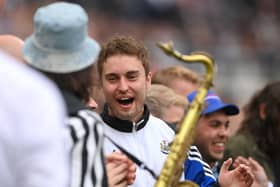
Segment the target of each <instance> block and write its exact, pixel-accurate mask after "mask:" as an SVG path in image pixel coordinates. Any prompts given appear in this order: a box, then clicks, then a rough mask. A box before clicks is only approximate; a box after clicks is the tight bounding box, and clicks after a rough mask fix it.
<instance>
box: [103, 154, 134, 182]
mask: <svg viewBox="0 0 280 187" xmlns="http://www.w3.org/2000/svg"><path fill="white" fill-rule="evenodd" d="M106 170H107V176H108V183H109V187H126V186H128V185H131V184H133V183H134V181H135V177H136V165H135V164H134V163H133V162H132V161H131V160H130V159H128V158H127V156H125V155H124V154H122V153H120V152H113V153H111V154H109V155H107V156H106Z"/></svg>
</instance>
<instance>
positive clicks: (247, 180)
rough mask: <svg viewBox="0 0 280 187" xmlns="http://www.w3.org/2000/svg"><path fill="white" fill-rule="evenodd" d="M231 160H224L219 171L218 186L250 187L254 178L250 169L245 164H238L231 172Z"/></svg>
mask: <svg viewBox="0 0 280 187" xmlns="http://www.w3.org/2000/svg"><path fill="white" fill-rule="evenodd" d="M231 164H232V159H231V158H230V159H228V160H226V161H225V162H224V163H223V165H222V168H221V170H220V175H219V179H218V180H219V184H220V186H221V187H250V186H251V185H252V184H253V180H254V176H253V173H252V171H251V168H250V167H249V166H247V165H245V164H239V165H238V166H237V167H236V168H234V169H233V170H229V167H230V165H231Z"/></svg>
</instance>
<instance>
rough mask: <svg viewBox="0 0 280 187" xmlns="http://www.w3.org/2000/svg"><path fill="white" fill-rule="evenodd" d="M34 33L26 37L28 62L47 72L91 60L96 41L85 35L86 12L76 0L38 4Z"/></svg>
mask: <svg viewBox="0 0 280 187" xmlns="http://www.w3.org/2000/svg"><path fill="white" fill-rule="evenodd" d="M33 22H34V31H33V34H32V35H31V36H30V37H28V38H27V39H26V40H25V43H24V46H23V57H24V60H25V61H26V62H27V64H29V65H31V66H33V67H35V68H37V69H39V70H42V71H46V72H51V73H71V72H76V71H79V70H82V69H84V68H86V67H88V66H90V65H91V64H93V63H94V62H95V61H96V59H97V57H98V54H99V51H100V46H99V44H98V43H97V42H96V41H95V40H93V39H92V38H90V37H89V36H88V15H87V13H86V12H85V10H84V9H83V8H82V7H81V6H80V5H77V4H73V3H67V2H56V3H52V4H49V5H47V6H43V7H41V8H39V9H38V10H37V11H36V12H35V14H34V17H33Z"/></svg>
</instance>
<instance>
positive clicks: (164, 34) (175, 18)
mask: <svg viewBox="0 0 280 187" xmlns="http://www.w3.org/2000/svg"><path fill="white" fill-rule="evenodd" d="M0 2H1V3H2V4H3V3H4V6H3V8H2V10H1V16H0V33H1V34H14V35H17V36H19V37H20V38H22V39H25V38H26V37H27V36H29V35H30V34H31V33H32V17H33V14H34V12H35V10H36V9H37V8H38V7H39V6H42V5H45V4H48V3H50V2H54V1H53V0H52V1H51V0H40V1H38V0H6V1H5V0H2V1H0ZM69 2H75V3H78V4H81V5H82V6H83V7H84V8H85V9H86V10H87V11H88V14H89V16H90V20H89V22H90V28H89V30H90V35H91V36H92V37H94V38H95V39H97V40H98V41H99V42H103V41H105V40H106V39H107V38H108V37H109V36H112V35H113V34H115V33H119V34H128V35H132V36H133V37H135V38H137V39H140V40H142V41H144V42H145V44H146V46H147V47H148V48H149V50H150V55H151V57H152V70H153V71H156V70H158V69H160V68H163V67H168V66H171V65H175V64H176V65H178V64H181V65H183V66H187V67H190V68H191V69H194V70H195V71H198V72H200V73H201V74H203V73H204V68H203V67H201V65H188V64H182V63H180V62H178V61H176V60H173V59H172V58H170V57H167V56H166V55H165V54H164V53H163V52H162V51H161V50H160V49H159V48H157V47H156V43H157V42H167V41H170V40H172V41H173V43H174V47H175V48H176V49H177V50H178V51H180V52H182V53H183V54H189V53H190V52H192V51H196V50H199V51H206V52H208V53H210V54H211V55H212V56H213V57H214V58H215V61H216V64H217V72H218V73H217V74H216V77H215V89H216V90H217V91H218V92H219V94H220V95H221V96H222V97H223V98H226V100H228V101H229V102H235V103H237V104H238V105H243V104H244V103H245V102H246V101H247V100H248V98H249V97H250V96H251V95H252V94H253V93H254V92H255V91H256V90H257V89H260V88H261V87H263V85H264V84H265V83H267V82H268V81H271V80H277V79H279V78H280V74H279V73H278V70H279V67H280V63H279V61H280V53H279V52H278V51H279V50H280V34H279V33H280V21H279V20H280V10H279V9H280V1H277V0H234V1H232V0H207V1H205V0H73V1H69Z"/></svg>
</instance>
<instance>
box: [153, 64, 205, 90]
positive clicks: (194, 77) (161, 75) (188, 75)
mask: <svg viewBox="0 0 280 187" xmlns="http://www.w3.org/2000/svg"><path fill="white" fill-rule="evenodd" d="M174 79H182V80H185V81H188V82H191V83H192V84H197V85H199V84H200V82H201V78H200V75H199V74H198V73H196V72H194V71H192V70H190V69H188V68H185V67H183V66H170V67H167V68H165V69H161V70H159V71H157V72H155V73H154V74H153V76H152V84H162V85H165V86H167V87H171V85H170V84H172V83H171V81H172V80H174Z"/></svg>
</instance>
